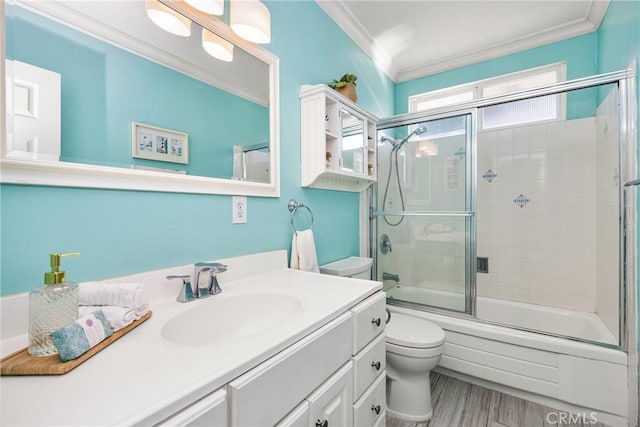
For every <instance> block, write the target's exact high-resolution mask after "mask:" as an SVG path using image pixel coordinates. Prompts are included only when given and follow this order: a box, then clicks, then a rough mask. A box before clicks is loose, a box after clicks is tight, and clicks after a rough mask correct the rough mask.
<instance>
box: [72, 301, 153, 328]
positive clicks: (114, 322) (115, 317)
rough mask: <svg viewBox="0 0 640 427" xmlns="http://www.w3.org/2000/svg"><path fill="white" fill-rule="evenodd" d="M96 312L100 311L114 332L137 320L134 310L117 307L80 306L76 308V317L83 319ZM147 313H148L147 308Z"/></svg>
mask: <svg viewBox="0 0 640 427" xmlns="http://www.w3.org/2000/svg"><path fill="white" fill-rule="evenodd" d="M96 310H102V312H103V313H104V317H105V318H106V319H107V322H108V323H109V326H111V329H113V331H114V332H115V331H117V330H119V329H122V328H124V327H125V326H127V325H130V324H131V323H133V321H134V320H136V318H138V319H139V317H137V316H136V309H135V308H127V307H119V306H117V305H81V306H80V307H78V315H79V316H80V317H84V316H87V315H89V314H91V313H93V312H94V311H96ZM147 311H149V310H148V306H147Z"/></svg>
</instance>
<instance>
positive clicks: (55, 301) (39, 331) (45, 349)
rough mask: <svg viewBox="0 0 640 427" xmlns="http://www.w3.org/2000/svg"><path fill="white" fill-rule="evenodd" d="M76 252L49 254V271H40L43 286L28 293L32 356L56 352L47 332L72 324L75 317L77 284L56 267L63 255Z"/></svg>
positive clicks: (28, 349) (76, 315)
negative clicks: (42, 273) (68, 281)
mask: <svg viewBox="0 0 640 427" xmlns="http://www.w3.org/2000/svg"><path fill="white" fill-rule="evenodd" d="M78 255H80V254H79V253H70V254H50V255H49V257H50V258H51V271H50V272H49V273H45V274H44V285H43V286H39V287H37V288H36V289H34V290H32V291H31V292H30V293H29V347H28V348H27V351H28V352H29V354H30V355H32V356H49V355H52V354H57V353H58V351H57V350H56V347H55V346H54V345H53V341H51V336H50V334H51V332H53V331H55V330H56V329H59V328H61V327H63V326H66V325H68V324H70V323H73V322H75V321H76V319H77V318H78V296H79V289H78V284H77V283H66V282H65V272H64V271H59V270H60V260H61V259H62V258H63V257H68V256H78Z"/></svg>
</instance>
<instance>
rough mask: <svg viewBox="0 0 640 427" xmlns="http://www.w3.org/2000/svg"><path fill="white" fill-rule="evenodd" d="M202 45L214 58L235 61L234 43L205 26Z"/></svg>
mask: <svg viewBox="0 0 640 427" xmlns="http://www.w3.org/2000/svg"><path fill="white" fill-rule="evenodd" d="M202 47H203V48H204V50H205V51H206V52H207V53H208V54H209V55H211V56H213V57H214V58H218V59H219V60H221V61H226V62H231V61H233V44H231V43H229V42H228V41H226V40H225V39H223V38H222V37H220V36H219V35H217V34H214V33H212V32H211V31H209V30H207V29H205V28H203V29H202Z"/></svg>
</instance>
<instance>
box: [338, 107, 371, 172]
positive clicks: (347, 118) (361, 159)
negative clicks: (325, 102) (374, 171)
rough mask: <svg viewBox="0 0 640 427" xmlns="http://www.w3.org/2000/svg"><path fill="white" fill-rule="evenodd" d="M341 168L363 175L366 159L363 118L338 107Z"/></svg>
mask: <svg viewBox="0 0 640 427" xmlns="http://www.w3.org/2000/svg"><path fill="white" fill-rule="evenodd" d="M340 121H341V137H342V153H341V155H340V157H341V160H342V161H341V165H342V170H344V171H346V172H352V173H355V174H358V175H364V173H365V168H366V167H367V163H368V159H365V152H366V151H365V148H366V143H365V122H366V121H365V119H364V117H362V116H360V115H359V114H357V113H355V112H353V111H350V110H348V109H346V108H341V109H340Z"/></svg>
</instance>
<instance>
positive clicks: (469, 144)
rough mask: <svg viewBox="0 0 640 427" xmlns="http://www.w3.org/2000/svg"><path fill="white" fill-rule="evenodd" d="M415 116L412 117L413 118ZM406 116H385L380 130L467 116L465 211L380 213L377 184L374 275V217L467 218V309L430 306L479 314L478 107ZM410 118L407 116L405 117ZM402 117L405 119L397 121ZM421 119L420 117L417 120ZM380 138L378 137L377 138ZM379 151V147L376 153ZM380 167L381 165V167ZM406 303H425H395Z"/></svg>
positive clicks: (416, 305) (409, 304)
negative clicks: (477, 287)
mask: <svg viewBox="0 0 640 427" xmlns="http://www.w3.org/2000/svg"><path fill="white" fill-rule="evenodd" d="M409 116H411V117H409ZM415 116H416V117H414V115H413V114H411V115H403V116H394V117H391V118H388V119H382V120H380V121H379V122H378V125H377V129H376V130H377V131H379V130H384V129H390V128H394V127H398V126H409V125H415V124H418V123H424V122H428V121H436V120H442V119H447V118H452V117H465V119H466V120H465V152H466V155H465V197H464V199H465V210H464V211H380V212H377V211H376V209H375V207H376V203H377V196H378V195H377V186H373V187H372V188H373V192H372V196H371V200H370V202H371V209H370V212H371V221H370V224H371V226H372V230H371V232H370V236H371V252H372V257H373V259H374V263H373V274H374V276H375V277H377V274H378V272H377V256H376V255H377V251H376V241H375V240H376V239H374V238H375V237H376V236H377V233H378V230H377V221H373V219H374V218H375V217H376V216H377V217H380V216H396V215H398V216H401V215H407V216H427V217H464V218H465V231H468V232H465V293H464V300H465V310H464V311H457V310H453V309H446V308H441V307H437V306H428V307H429V309H430V310H432V311H435V312H438V311H442V312H444V313H447V314H454V315H458V316H465V317H471V318H475V315H476V304H475V299H476V298H475V295H476V275H475V274H472V273H471V272H473V271H476V263H477V256H476V253H477V252H476V243H477V242H476V239H475V238H474V236H475V235H476V209H475V208H476V184H477V183H476V161H475V158H476V147H477V140H476V138H477V135H478V132H477V123H478V109H477V108H468V109H457V110H456V111H455V112H448V113H444V112H442V113H439V114H429V115H427V116H423V115H422V114H418V115H415ZM404 117H406V119H404ZM398 118H402V119H401V120H397V119H398ZM416 118H418V120H416ZM376 139H377V137H376ZM378 152H379V150H376V156H377V155H378ZM378 169H379V168H378ZM395 303H397V304H398V305H404V306H407V307H412V308H420V307H423V305H422V304H419V303H412V302H410V301H394V304H395Z"/></svg>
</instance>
